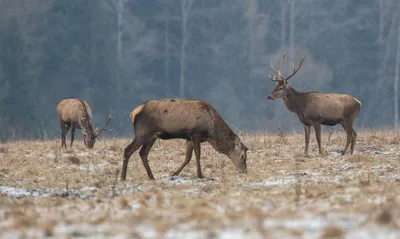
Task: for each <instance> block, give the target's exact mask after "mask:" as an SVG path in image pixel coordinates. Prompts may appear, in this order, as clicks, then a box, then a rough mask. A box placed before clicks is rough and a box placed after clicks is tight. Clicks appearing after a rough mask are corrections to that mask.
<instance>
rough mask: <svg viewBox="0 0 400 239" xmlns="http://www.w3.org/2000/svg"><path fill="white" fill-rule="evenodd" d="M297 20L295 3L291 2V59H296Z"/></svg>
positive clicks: (292, 0)
mask: <svg viewBox="0 0 400 239" xmlns="http://www.w3.org/2000/svg"><path fill="white" fill-rule="evenodd" d="M295 20H296V12H295V1H294V0H291V1H290V50H289V51H290V52H289V58H290V59H293V58H294V55H293V54H294V37H295V34H294V29H295Z"/></svg>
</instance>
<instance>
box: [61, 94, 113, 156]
mask: <svg viewBox="0 0 400 239" xmlns="http://www.w3.org/2000/svg"><path fill="white" fill-rule="evenodd" d="M56 110H57V116H58V119H59V122H60V128H61V148H67V144H66V142H65V138H66V135H67V133H68V131H69V129H70V128H71V145H70V147H72V144H73V142H74V136H75V129H76V128H78V129H80V130H81V131H82V134H83V136H84V137H83V142H84V143H85V145H86V147H87V148H89V149H91V148H93V146H94V143H95V141H96V139H99V136H100V133H101V132H102V131H104V130H108V131H111V129H108V128H106V127H107V124H108V123H109V122H110V121H111V120H112V119H114V118H115V117H113V116H112V115H111V112H110V114H109V116H108V119H107V120H106V121H105V123H104V126H103V127H102V128H101V129H99V128H98V127H96V129H93V122H92V111H91V110H90V107H89V104H88V103H87V102H86V101H83V100H80V99H72V98H71V99H63V100H62V101H60V102H59V103H58V104H57V107H56Z"/></svg>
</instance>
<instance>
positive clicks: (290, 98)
mask: <svg viewBox="0 0 400 239" xmlns="http://www.w3.org/2000/svg"><path fill="white" fill-rule="evenodd" d="M283 101H284V102H285V105H286V107H287V108H288V110H290V111H291V112H295V113H299V112H300V111H301V108H302V105H303V99H302V97H301V95H300V93H299V92H298V91H296V90H295V89H293V88H292V87H290V86H289V87H288V88H287V90H286V91H285V94H284V97H283Z"/></svg>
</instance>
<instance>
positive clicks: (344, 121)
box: [267, 54, 361, 155]
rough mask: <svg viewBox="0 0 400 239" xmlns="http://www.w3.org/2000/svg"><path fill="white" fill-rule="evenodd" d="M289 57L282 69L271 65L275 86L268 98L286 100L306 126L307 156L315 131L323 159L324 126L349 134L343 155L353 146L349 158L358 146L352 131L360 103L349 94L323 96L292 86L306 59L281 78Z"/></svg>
mask: <svg viewBox="0 0 400 239" xmlns="http://www.w3.org/2000/svg"><path fill="white" fill-rule="evenodd" d="M285 56H286V54H283V55H282V57H281V59H280V67H279V69H276V68H275V67H274V66H272V64H271V71H270V75H269V78H270V80H272V81H273V82H275V83H276V87H275V88H274V90H273V91H272V92H271V93H270V94H269V95H268V97H267V99H268V100H277V99H281V98H282V99H283V101H284V103H285V105H286V107H287V108H288V110H289V111H291V112H294V113H295V114H297V116H298V118H299V119H300V121H301V123H302V124H303V126H304V132H305V149H304V154H305V155H308V144H309V141H310V130H311V127H314V130H315V136H316V138H317V143H318V149H319V155H323V150H322V146H321V125H327V126H334V125H337V124H340V125H342V127H343V129H344V131H345V132H346V146H345V148H344V150H343V152H342V155H345V154H346V151H347V150H348V148H349V145H350V144H351V146H350V154H353V152H354V147H355V144H356V138H357V133H356V131H355V130H354V129H353V123H354V121H355V120H356V118H357V116H358V113H359V112H360V107H361V102H360V101H359V100H358V99H357V98H355V97H354V96H352V95H349V94H336V93H328V94H326V93H321V92H316V91H309V92H299V91H297V90H295V89H294V88H292V87H291V86H289V79H291V78H292V77H293V76H294V75H295V74H296V73H297V72H298V71H299V70H300V68H301V66H302V65H303V62H304V59H305V57H300V62H299V65H298V67H297V68H296V67H295V65H294V63H292V67H293V72H292V74H290V75H289V76H288V77H286V78H284V77H283V76H282V70H283V63H284V60H285Z"/></svg>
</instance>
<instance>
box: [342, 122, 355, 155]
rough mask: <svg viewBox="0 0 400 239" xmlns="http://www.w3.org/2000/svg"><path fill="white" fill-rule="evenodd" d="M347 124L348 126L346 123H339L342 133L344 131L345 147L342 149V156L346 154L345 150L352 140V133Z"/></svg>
mask: <svg viewBox="0 0 400 239" xmlns="http://www.w3.org/2000/svg"><path fill="white" fill-rule="evenodd" d="M348 124H349V123H348V122H343V123H341V125H342V127H343V129H344V131H346V146H345V147H344V150H343V153H342V155H345V154H346V151H347V149H348V148H349V146H350V141H352V138H353V131H352V128H351V127H349V125H348Z"/></svg>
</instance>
